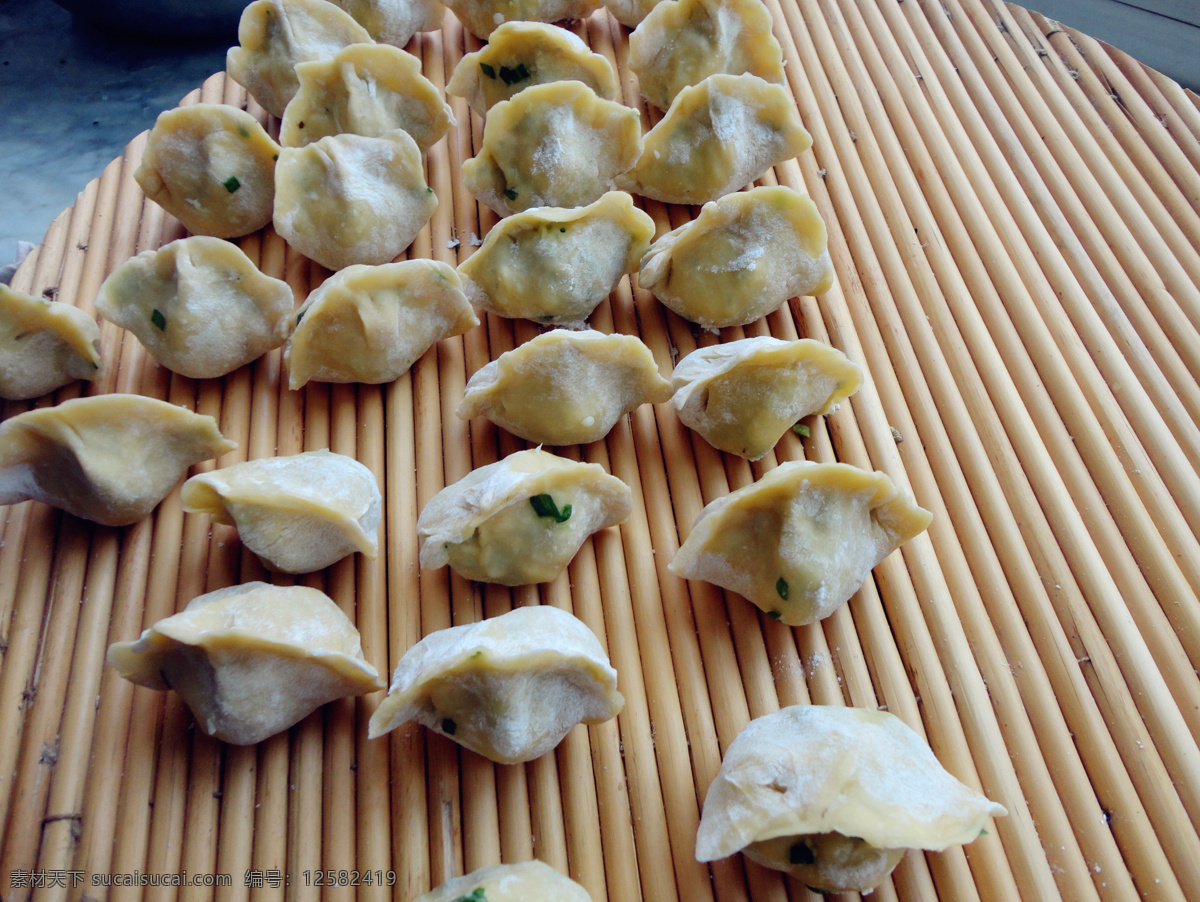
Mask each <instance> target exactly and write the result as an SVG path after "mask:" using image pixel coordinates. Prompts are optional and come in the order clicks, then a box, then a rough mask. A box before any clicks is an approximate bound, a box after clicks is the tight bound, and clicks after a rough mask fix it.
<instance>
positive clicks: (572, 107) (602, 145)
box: [462, 81, 642, 216]
mask: <svg viewBox="0 0 1200 902" xmlns="http://www.w3.org/2000/svg"><path fill="white" fill-rule="evenodd" d="M641 152H642V124H641V119H640V118H639V116H638V113H637V110H632V109H630V108H629V107H627V106H622V105H621V104H619V103H615V102H614V101H611V100H604V99H603V98H601V97H597V96H596V94H595V92H594V91H592V89H591V88H589V87H588V86H587V85H585V84H583V83H582V82H578V81H556V82H551V83H550V84H545V85H534V86H533V87H531V88H526V89H525V90H524V91H522V92H521V93H519V94H517V95H516V96H515V97H513V99H512V100H503V101H501V102H499V103H497V104H496V105H495V106H493V107H492V108H491V109H490V110H488V114H487V120H486V122H485V124H484V129H483V148H482V149H481V150H480V151H479V154H478V155H477V156H475V157H472V158H471V159H469V160H467V161H465V162H464V163H463V166H462V180H463V185H464V186H465V187H466V189H467V190H468V191H470V192H471V194H473V195H474V196H475V197H477V198H478V199H479V200H481V201H483V202H484V203H485V204H487V205H488V206H489V207H491V208H492V209H493V210H495V211H496V212H497V213H499V214H500V215H501V216H508V215H509V214H510V213H516V212H519V211H520V210H528V209H529V208H530V207H582V206H584V205H586V204H590V203H591V202H592V201H594V200H598V199H599V198H600V196H601V195H603V194H604V193H605V192H607V191H611V190H613V188H614V187H615V186H616V185H615V183H616V179H617V176H619V175H620V174H621V173H623V172H625V171H626V170H627V169H629V167H630V166H632V165H633V164H634V162H635V161H636V160H637V158H638V156H639V155H640V154H641Z"/></svg>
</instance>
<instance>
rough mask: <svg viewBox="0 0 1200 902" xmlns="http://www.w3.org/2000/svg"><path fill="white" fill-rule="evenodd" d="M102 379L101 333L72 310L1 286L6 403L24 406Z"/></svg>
mask: <svg viewBox="0 0 1200 902" xmlns="http://www.w3.org/2000/svg"><path fill="white" fill-rule="evenodd" d="M99 378H100V328H99V327H98V326H97V325H96V321H95V320H94V319H92V318H91V317H90V316H88V315H87V314H86V313H84V312H83V311H82V310H80V309H79V308H78V307H76V306H74V305H72V304H65V303H63V302H61V301H49V300H46V299H45V298H35V297H34V296H33V295H29V294H25V293H23V292H20V291H13V290H12V289H11V288H9V287H8V286H7V285H3V284H0V398H8V399H9V400H12V401H22V400H25V399H26V398H37V397H40V396H41V395H44V394H47V393H49V392H52V391H54V390H55V389H56V388H62V387H63V386H64V385H66V384H67V383H68V382H74V381H75V380H76V379H88V380H95V379H99Z"/></svg>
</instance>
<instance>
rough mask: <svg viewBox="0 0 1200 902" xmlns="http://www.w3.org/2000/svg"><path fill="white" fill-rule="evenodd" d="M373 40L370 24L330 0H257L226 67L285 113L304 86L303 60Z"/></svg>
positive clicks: (270, 107) (277, 112)
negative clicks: (299, 65)
mask: <svg viewBox="0 0 1200 902" xmlns="http://www.w3.org/2000/svg"><path fill="white" fill-rule="evenodd" d="M369 43H371V36H370V35H369V34H367V30H366V29H365V28H363V27H362V26H361V25H359V24H358V23H357V22H355V21H354V19H353V18H351V17H350V14H349V13H346V12H344V11H342V10H340V9H338V8H337V7H336V6H334V5H333V4H332V3H327V2H325V0H254V2H253V3H251V4H250V5H249V6H247V7H246V8H245V9H244V10H242V19H241V22H240V23H238V44H239V46H237V47H230V48H229V53H227V54H226V56H225V69H226V71H228V73H229V77H230V78H232V79H233V80H234V81H236V82H237V83H238V84H239V85H242V86H243V87H244V88H245V89H246V90H247V91H249V92H250V96H252V97H253V98H254V99H255V100H257V101H258V102H259V104H260V105H261V106H262V108H263V109H265V110H266V111H267V112H268V113H270V114H271V115H272V116H282V115H283V110H284V108H285V107H286V106H287V105H288V101H290V100H291V99H292V97H294V96H295V94H296V90H297V89H298V88H299V87H300V82H299V80H298V79H297V78H296V72H295V68H296V64H297V63H303V62H307V61H308V60H318V59H328V58H329V57H331V56H333V55H334V54H335V53H337V52H338V51H339V50H341V49H342V48H343V47H345V46H346V45H348V44H369Z"/></svg>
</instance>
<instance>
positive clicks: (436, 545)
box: [417, 449, 633, 586]
mask: <svg viewBox="0 0 1200 902" xmlns="http://www.w3.org/2000/svg"><path fill="white" fill-rule="evenodd" d="M632 505H633V496H632V493H631V492H630V490H629V486H627V485H625V483H623V482H622V481H621V480H620V479H618V478H617V477H615V476H610V475H609V474H608V473H605V472H604V469H603V468H602V467H601V466H600V465H599V464H585V463H578V462H576V461H572V460H567V459H566V458H564V457H557V456H555V455H553V454H550V453H548V452H546V451H541V450H538V449H530V450H528V451H518V452H517V453H515V454H510V455H509V456H508V457H506V458H504V459H503V460H501V461H497V462H496V463H494V464H488V465H487V466H483V467H479V468H478V469H476V470H472V471H471V472H470V473H468V474H467V475H466V476H465V477H463V478H462V479H460V480H459V481H458V482H456V483H454V484H453V485H448V486H446V488H444V489H442V490H441V491H440V492H438V493H437V494H436V495H434V496H433V498H431V499H430V501H429V503H428V504H427V505H425V509H424V510H422V511H421V516H420V517H419V518H418V519H417V537H418V539H419V540H420V542H421V550H420V562H421V566H422V567H423V568H424V569H426V570H433V569H437V568H438V567H443V566H445V565H447V564H449V565H450V567H451V568H452V569H453V570H454V571H455V572H456V573H458V574H459V575H461V576H464V577H466V578H467V579H473V580H478V581H480V582H489V583H501V584H503V585H506V586H523V585H529V584H531V583H542V582H549V581H550V580H552V579H554V578H555V577H556V576H558V574H559V573H561V572H562V569H563V568H564V567H565V566H567V564H569V563H570V562H571V558H573V557H575V554H576V553H577V552H578V551H579V549H580V547H581V546H582V545H583V543H584V541H586V540H587V538H588V536H590V535H591V534H592V533H594V532H596V531H598V530H601V529H606V528H607V527H609V526H616V525H617V524H618V523H623V522H624V521H625V520H626V519H627V518H628V517H629V513H630V511H631V510H632Z"/></svg>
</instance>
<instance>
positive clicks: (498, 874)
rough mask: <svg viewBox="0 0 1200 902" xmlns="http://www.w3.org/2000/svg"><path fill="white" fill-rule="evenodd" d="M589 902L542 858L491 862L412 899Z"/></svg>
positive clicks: (428, 901) (425, 901)
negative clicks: (517, 862)
mask: <svg viewBox="0 0 1200 902" xmlns="http://www.w3.org/2000/svg"><path fill="white" fill-rule="evenodd" d="M463 899H469V900H470V902H543V900H551V899H553V900H554V902H592V897H591V896H590V895H588V891H587V890H585V889H584V888H583V887H582V886H580V885H579V884H578V883H576V882H575V881H574V880H572V879H571V878H570V877H566V876H564V875H563V874H560V873H559V872H558V871H556V870H555V869H554V868H552V867H550V865H548V864H545V863H543V862H541V861H536V860H535V861H522V862H521V863H520V864H494V865H491V866H490V867H486V868H479V869H478V870H476V871H472V872H471V873H469V874H464V875H463V876H461V877H455V878H454V879H453V880H448V881H447V882H445V883H443V884H442V885H441V886H439V887H438V888H437V889H433V890H430V891H429V892H427V893H425V895H423V896H418V897H417V898H416V899H414V900H413V902H461V900H463Z"/></svg>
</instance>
